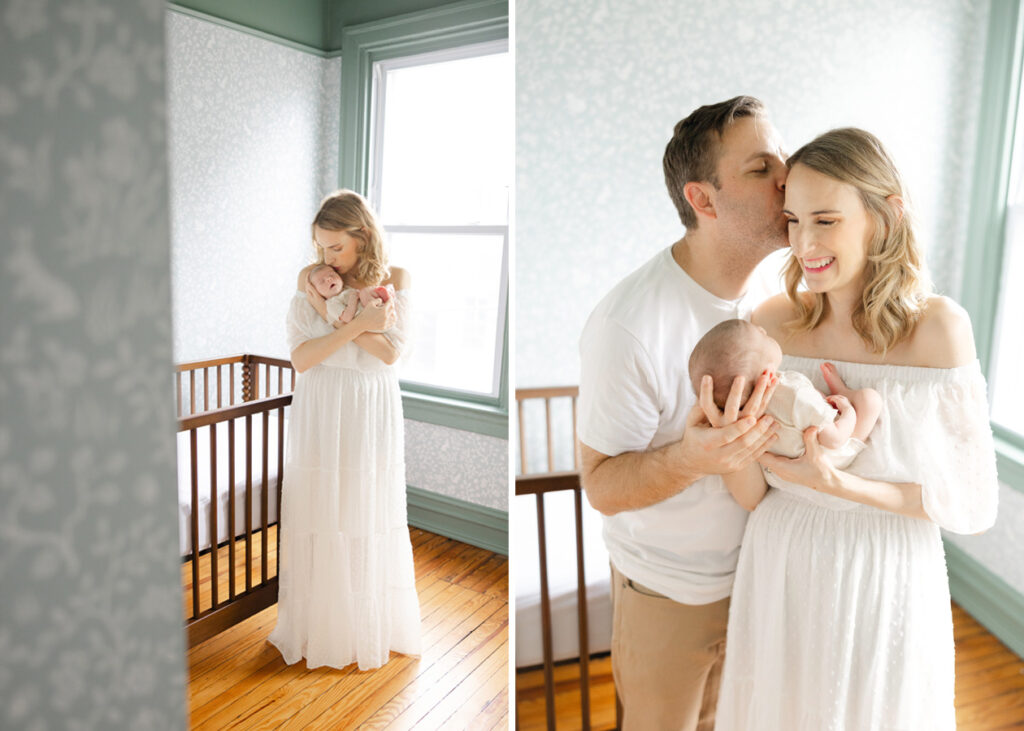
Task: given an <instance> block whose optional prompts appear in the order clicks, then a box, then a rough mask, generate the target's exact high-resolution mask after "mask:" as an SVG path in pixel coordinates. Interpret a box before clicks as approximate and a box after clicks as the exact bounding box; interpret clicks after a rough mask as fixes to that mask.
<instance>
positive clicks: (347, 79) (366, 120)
mask: <svg viewBox="0 0 1024 731" xmlns="http://www.w3.org/2000/svg"><path fill="white" fill-rule="evenodd" d="M508 31H509V16H508V3H507V2H506V0H469V1H465V2H456V3H452V4H450V5H444V6H442V7H439V8H434V9H431V10H424V11H421V12H416V13H409V14H406V15H400V16H396V17H393V18H388V19H385V20H378V21H372V22H369V23H364V24H360V25H353V26H349V27H347V28H344V29H343V30H342V34H341V48H342V52H341V99H342V107H341V115H340V119H341V138H340V140H339V145H338V156H339V159H338V182H339V184H340V185H341V187H344V188H350V189H352V190H356V191H359V192H360V193H362V194H364V195H369V193H370V162H371V155H372V149H371V142H372V139H371V135H372V132H373V119H372V116H373V65H374V63H376V62H378V61H384V60H387V59H391V58H400V57H403V56H415V55H419V54H424V53H430V52H434V51H443V50H446V49H449V48H456V47H459V46H468V45H475V44H479V43H485V42H488V41H496V40H502V39H507V38H508ZM508 305H509V301H508V295H507V293H506V298H505V325H504V327H505V331H504V347H503V349H502V363H501V376H500V379H499V388H498V394H499V396H498V398H497V399H485V398H484V399H481V398H479V397H474V396H469V395H467V396H462V395H460V394H458V393H457V392H453V391H445V390H442V389H434V388H425V387H423V386H419V385H412V384H410V385H406V384H403V385H402V405H403V408H404V409H405V416H406V418H409V419H413V420H415V421H423V422H427V423H430V424H438V425H441V426H446V427H450V428H454V429H461V430H463V431H471V432H476V433H479V434H485V435H488V436H495V437H501V438H503V439H508V391H509V378H508V360H509V357H508V344H509V343H508V328H509V325H508V322H509V316H508V310H509V307H508Z"/></svg>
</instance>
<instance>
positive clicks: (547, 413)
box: [544, 398, 555, 472]
mask: <svg viewBox="0 0 1024 731" xmlns="http://www.w3.org/2000/svg"><path fill="white" fill-rule="evenodd" d="M544 423H545V426H546V428H547V436H548V472H554V471H555V447H554V444H553V443H552V435H551V399H549V398H546V399H544Z"/></svg>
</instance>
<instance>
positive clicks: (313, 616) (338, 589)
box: [269, 291, 420, 670]
mask: <svg viewBox="0 0 1024 731" xmlns="http://www.w3.org/2000/svg"><path fill="white" fill-rule="evenodd" d="M395 303H396V313H397V316H398V322H397V324H396V325H395V327H394V328H393V329H392V330H390V331H388V336H389V337H390V338H391V340H392V342H394V343H395V344H396V346H397V347H398V348H399V350H401V348H402V345H403V344H404V340H405V332H406V323H407V319H408V295H407V294H406V293H405V292H403V291H400V292H399V293H398V294H397V296H396V298H395ZM330 331H331V326H330V325H328V324H327V323H326V322H324V321H323V319H321V318H320V316H319V315H318V314H317V313H316V311H315V310H314V309H313V307H312V306H311V305H310V304H309V302H307V300H306V295H305V294H304V293H301V292H299V293H297V294H296V295H295V297H294V298H293V299H292V303H291V308H290V310H289V312H288V347H289V350H294V349H295V347H296V346H298V345H299V344H300V343H302V342H304V341H305V340H308V339H311V338H315V337H319V336H321V335H326V334H327V333H329V332H330ZM269 639H270V641H271V642H272V643H273V644H274V645H275V646H276V647H277V648H278V649H279V650H280V651H281V654H282V655H283V656H284V660H285V662H287V663H288V664H291V663H294V662H297V661H298V660H299V659H300V658H302V657H305V658H306V663H307V665H308V666H309V667H311V668H314V667H318V666H321V665H330V666H332V667H336V668H341V667H345V666H346V665H349V664H350V663H353V662H358V663H359V669H360V670H369V669H372V668H377V667H380V666H381V665H383V664H384V663H386V662H387V661H388V657H389V651H390V650H394V651H396V652H399V653H403V654H407V655H418V654H419V652H420V616H419V600H418V598H417V596H416V586H415V574H414V569H413V560H412V545H411V543H410V541H409V528H408V526H407V524H406V504H405V450H404V437H403V421H402V400H401V393H400V392H399V387H398V378H397V376H396V375H395V369H394V367H392V366H389V365H386V364H385V363H384V362H383V361H381V360H380V359H378V358H376V357H374V356H372V355H370V354H369V353H367V352H366V351H364V350H363V349H362V348H360V347H359V346H357V345H355V344H354V343H347V344H345V345H343V346H342V347H341V348H339V349H338V350H337V351H336V352H334V353H333V354H331V356H330V357H328V358H327V359H325V360H324V361H323V362H322V363H321V364H320V365H317V366H314V367H313V368H310V369H309V370H307V371H305V372H304V373H300V374H299V375H298V376H297V377H296V380H295V392H294V396H293V400H292V408H291V419H290V422H289V431H288V440H287V451H286V459H285V470H284V485H283V488H282V498H281V569H280V593H279V598H278V612H277V626H276V627H275V628H274V631H273V632H272V633H271V634H270V638H269Z"/></svg>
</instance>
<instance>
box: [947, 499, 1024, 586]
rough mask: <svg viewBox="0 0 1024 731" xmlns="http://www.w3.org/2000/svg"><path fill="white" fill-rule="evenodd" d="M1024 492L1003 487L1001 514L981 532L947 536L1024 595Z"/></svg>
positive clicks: (1000, 500) (1000, 502)
mask: <svg viewBox="0 0 1024 731" xmlns="http://www.w3.org/2000/svg"><path fill="white" fill-rule="evenodd" d="M1021 526H1024V494H1022V493H1020V492H1017V491H1016V490H1014V489H1013V488H1011V487H1009V486H1007V485H1000V489H999V517H998V518H997V519H996V524H995V525H994V526H992V527H991V528H989V529H988V530H987V531H986V532H985V533H982V534H981V535H980V536H958V535H953V534H950V533H946V534H944V535H945V537H946V538H947V539H948V540H950V541H952V542H953V543H955V544H956V545H957V546H959V547H960V548H962V549H963V550H964V551H966V552H967V553H969V554H970V555H971V557H972V558H974V559H976V560H977V561H980V562H981V563H982V564H983V565H984V566H986V567H988V568H989V569H990V570H991V571H992V572H994V573H995V574H996V575H997V576H999V578H1001V579H1003V580H1004V581H1006V583H1008V584H1009V585H1010V586H1012V587H1013V588H1014V589H1016V590H1017V591H1018V592H1020V593H1021V594H1022V595H1024V561H1021V557H1022V556H1024V531H1022V530H1021Z"/></svg>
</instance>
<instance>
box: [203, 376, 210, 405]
mask: <svg viewBox="0 0 1024 731" xmlns="http://www.w3.org/2000/svg"><path fill="white" fill-rule="evenodd" d="M209 410H210V369H209V368H203V411H209Z"/></svg>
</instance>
